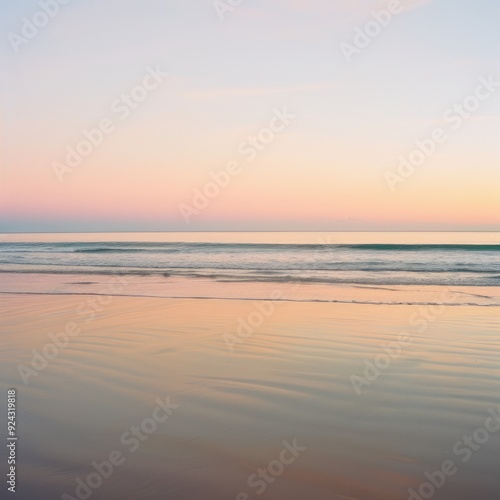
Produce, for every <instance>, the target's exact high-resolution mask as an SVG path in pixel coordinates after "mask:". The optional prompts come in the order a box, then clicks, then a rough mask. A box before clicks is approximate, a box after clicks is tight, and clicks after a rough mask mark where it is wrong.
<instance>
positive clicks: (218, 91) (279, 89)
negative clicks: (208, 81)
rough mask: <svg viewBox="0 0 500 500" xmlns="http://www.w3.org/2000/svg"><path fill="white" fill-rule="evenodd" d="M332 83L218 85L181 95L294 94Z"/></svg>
mask: <svg viewBox="0 0 500 500" xmlns="http://www.w3.org/2000/svg"><path fill="white" fill-rule="evenodd" d="M333 88H334V84H333V83H330V82H320V83H309V84H305V85H295V86H276V87H271V86H268V87H222V88H221V87H218V88H208V89H190V90H186V91H184V93H183V95H184V97H185V98H187V99H192V100H211V99H225V98H230V97H253V96H264V95H271V94H295V93H304V92H319V91H322V90H330V89H333Z"/></svg>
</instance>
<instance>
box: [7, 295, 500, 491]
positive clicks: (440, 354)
mask: <svg viewBox="0 0 500 500" xmlns="http://www.w3.org/2000/svg"><path fill="white" fill-rule="evenodd" d="M0 301H1V302H0V316H1V318H2V328H1V339H2V342H1V351H0V352H1V375H2V377H1V384H2V392H3V394H4V395H5V394H6V391H7V389H8V388H10V387H15V388H17V390H18V406H19V412H20V413H19V415H18V426H19V428H18V434H19V441H18V457H19V462H18V491H17V494H16V498H17V499H19V500H25V499H29V500H32V499H34V498H40V499H49V498H51V499H52V498H54V499H59V498H62V497H63V495H64V494H66V495H69V496H67V497H63V498H71V497H73V498H79V497H78V495H77V491H76V488H77V485H78V483H77V479H78V480H81V481H82V482H89V483H90V484H92V485H96V484H98V483H99V477H100V483H102V484H100V485H99V486H98V487H96V488H94V487H93V486H92V488H91V489H90V491H91V494H90V495H89V496H88V498H91V499H106V500H114V499H127V500H128V499H134V500H139V499H151V500H156V499H165V498H169V499H174V500H188V499H189V500H192V499H194V498H204V499H210V500H212V499H214V500H216V499H217V500H219V499H237V500H248V499H255V498H263V499H266V498H267V499H273V500H281V499H283V500H285V499H286V500H295V499H297V500H299V499H300V500H303V499H305V498H311V499H314V500H323V499H324V500H326V499H328V500H332V499H334V500H336V499H380V500H382V499H383V500H391V499H407V498H409V497H410V492H409V489H410V488H413V489H414V490H415V491H417V492H418V491H419V488H422V485H423V483H425V482H428V481H429V480H428V479H427V478H426V476H425V475H424V474H425V472H426V471H427V472H429V473H433V472H434V471H436V470H441V468H442V464H443V463H444V462H445V461H451V462H453V465H454V467H455V469H456V471H455V472H454V473H453V474H449V475H447V476H446V477H445V481H444V485H443V486H442V487H441V488H436V487H434V486H433V485H432V484H430V483H429V484H430V486H431V487H432V488H434V490H435V491H434V492H433V498H440V499H453V500H462V499H463V500H465V499H467V500H470V499H471V498H480V499H482V500H496V499H498V498H499V497H500V481H499V480H498V476H499V470H500V469H499V467H500V465H499V459H498V457H499V456H500V431H499V432H490V434H489V435H488V436H487V439H486V440H485V441H484V438H485V437H486V435H485V434H484V432H476V431H478V429H481V428H484V426H485V421H486V419H487V418H488V417H489V416H490V413H489V412H498V411H499V406H500V396H499V394H500V339H499V337H498V332H499V325H500V317H499V312H498V308H497V307H473V306H469V307H463V306H454V307H442V306H441V307H439V306H405V305H400V306H390V305H360V304H328V303H308V302H279V303H277V302H269V301H267V302H264V301H252V300H247V301H239V300H210V301H207V300H193V299H183V298H180V299H162V298H144V297H141V298H130V297H116V296H114V297H111V296H106V297H101V298H96V297H92V296H44V295H37V296H33V295H32V296H29V295H2V296H1V298H0ZM252 324H253V325H254V326H251V325H252ZM65 330H66V332H70V333H71V336H70V334H62V333H61V332H64V331H65ZM49 334H55V335H56V337H51V338H49V336H48V335H49ZM55 338H57V339H58V342H59V343H60V345H61V346H63V345H64V344H65V343H66V345H64V347H59V348H57V346H56V349H54V348H53V346H52V347H50V346H49V344H52V345H53V343H54V342H55V340H54V339H55ZM33 349H35V350H36V352H37V353H40V355H41V356H44V358H45V359H46V358H47V357H48V356H51V357H52V359H46V362H47V366H44V360H43V359H41V358H40V357H37V359H36V361H35V366H33V365H32V363H33V356H34V353H33ZM386 349H387V350H386ZM44 353H45V355H47V356H45V355H44ZM20 365H22V367H23V368H21V369H20ZM20 370H21V372H22V375H21V374H20ZM23 377H24V380H25V381H26V384H25V382H24V381H23ZM167 397H168V398H169V399H168V400H167V399H166V398H167ZM158 400H159V401H160V403H161V404H160V403H159V402H158ZM5 404H6V397H4V398H2V401H1V402H0V411H2V412H5V411H6V408H5ZM177 405H178V407H177ZM162 408H163V409H162ZM164 417H167V418H164ZM160 420H161V421H160ZM492 422H493V421H492ZM134 427H136V428H138V429H139V431H138V434H137V436H136V437H135V438H134V437H133V436H135V435H134V434H133V432H134V430H133V429H134ZM149 431H151V432H150V433H149V434H148V432H149ZM466 436H472V439H473V441H472V442H471V444H470V446H469V445H466V444H464V442H462V443H460V441H463V439H464V437H466ZM474 436H475V437H474ZM476 438H478V439H479V438H480V440H481V441H484V442H481V444H477V442H476V441H475V439H476ZM478 447H479V448H478ZM476 448H478V449H476ZM467 450H469V453H467ZM112 452H117V453H118V454H119V455H116V454H115V455H114V458H116V457H118V456H120V457H121V459H123V462H122V463H120V464H119V465H114V466H113V470H112V472H111V473H108V472H107V469H106V467H105V466H104V469H102V470H104V472H106V474H103V473H101V475H100V476H96V474H95V473H96V469H95V467H93V465H92V463H93V462H97V463H101V465H102V462H103V461H109V460H110V454H111V453H112ZM2 454H3V455H5V450H3V451H2ZM469 454H470V456H469ZM465 459H467V460H465ZM2 461H3V463H5V461H4V457H3V456H2ZM455 469H453V470H455ZM92 473H94V476H92V477H89V474H92ZM259 474H260V477H259ZM104 475H109V477H107V478H106V477H103V476H104ZM435 477H436V478H439V477H440V475H439V474H435ZM93 481H94V483H93ZM82 491H83V492H84V491H85V487H83V488H82V490H81V491H80V493H81V492H82ZM421 491H422V493H425V494H427V493H429V492H430V491H431V490H430V489H429V487H428V486H424V487H423V489H422V490H421ZM82 498H83V496H82ZM414 498H418V497H417V496H415V497H414ZM422 498H423V497H422Z"/></svg>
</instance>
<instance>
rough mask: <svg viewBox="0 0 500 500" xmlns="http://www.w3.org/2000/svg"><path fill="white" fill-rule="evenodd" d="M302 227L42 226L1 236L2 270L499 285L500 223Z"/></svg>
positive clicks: (245, 279) (247, 279)
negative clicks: (451, 228)
mask: <svg viewBox="0 0 500 500" xmlns="http://www.w3.org/2000/svg"><path fill="white" fill-rule="evenodd" d="M242 235H243V236H242ZM299 235H300V233H281V234H280V233H278V234H277V235H276V234H275V235H274V237H273V238H270V237H269V236H268V235H266V234H265V233H250V236H249V233H211V234H210V236H209V237H207V236H206V235H205V236H203V235H200V236H199V237H198V239H199V241H196V234H193V233H190V234H188V235H187V236H186V233H169V234H166V233H165V234H164V235H163V237H159V236H158V234H155V233H151V234H148V233H142V234H133V235H129V240H128V241H127V240H125V241H113V238H114V235H112V234H107V235H101V238H100V239H101V241H99V240H97V241H96V238H99V235H93V236H92V237H89V236H88V235H81V236H80V238H79V239H78V237H75V236H73V237H66V239H67V241H64V239H65V237H64V235H52V236H50V235H49V236H46V237H45V241H43V237H42V236H41V235H32V236H25V237H24V240H25V241H22V239H23V238H21V237H19V236H15V237H14V236H6V237H5V239H4V241H3V242H0V272H3V273H5V272H9V273H36V274H38V273H51V274H68V275H75V274H77V275H78V274H82V275H83V274H85V275H106V274H123V275H156V276H168V277H176V276H178V277H189V278H202V279H205V280H206V279H209V280H216V281H218V282H254V283H257V282H274V283H276V282H278V283H283V282H285V283H286V282H296V283H297V282H298V283H300V282H303V283H327V284H358V285H435V286H436V285H439V286H481V287H490V286H499V285H500V235H499V234H497V233H434V234H429V233H422V234H420V238H419V234H418V233H412V234H411V235H410V236H408V237H406V238H405V237H404V235H402V234H401V233H351V234H349V233H332V234H327V233H323V234H322V233H302V237H300V236H299ZM123 238H124V236H123V235H121V237H119V238H116V239H117V240H123ZM12 240H15V241H12ZM19 240H21V241H19ZM40 240H42V241H40ZM61 240H62V241H61ZM161 240H163V241H161ZM193 240H194V241H193ZM270 240H271V241H270ZM273 240H274V241H273ZM419 240H420V241H419ZM0 279H1V277H0Z"/></svg>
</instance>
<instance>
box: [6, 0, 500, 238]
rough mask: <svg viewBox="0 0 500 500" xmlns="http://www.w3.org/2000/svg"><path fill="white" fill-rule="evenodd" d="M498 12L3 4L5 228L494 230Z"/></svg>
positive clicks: (428, 4) (363, 1) (449, 4)
mask: <svg viewBox="0 0 500 500" xmlns="http://www.w3.org/2000/svg"><path fill="white" fill-rule="evenodd" d="M44 1H45V3H44ZM59 2H61V3H59ZM42 5H43V6H44V7H42ZM43 8H45V10H46V11H48V12H49V13H50V15H49V14H45V12H44V10H43ZM499 16H500V3H499V2H498V0H476V1H475V2H471V1H470V0H401V1H399V0H387V1H384V0H241V1H238V0H231V1H229V0H216V1H215V2H214V1H213V0H189V1H185V0H184V1H181V0H176V1H174V0H140V1H139V0H107V1H106V2H103V1H102V0H100V1H99V0H85V1H83V0H64V1H63V0H39V1H32V0H18V1H17V2H2V3H1V4H0V57H1V61H2V65H1V68H2V71H1V73H0V106H1V108H0V109H1V114H0V117H1V122H0V123H1V129H0V141H1V142H0V161H1V166H0V232H58V231H62V232H65V231H72V232H78V231H197V230H206V231H231V230H239V231H246V230H247V231H254V230H261V231H275V230H289V231H300V230H316V231H319V230H324V231H335V230H353V231H356V230H366V231H377V230H410V231H412V230H431V231H432V230H447V231H461V230H484V231H500V210H499V208H500V196H499V194H500V168H499V161H500V149H499V147H498V130H499V125H500V83H498V84H497V83H496V82H497V81H498V82H500V65H499V62H500V56H499V54H500V50H499V49H500V31H499V30H498V19H499V18H500V17H499ZM367 32H368V34H367Z"/></svg>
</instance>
